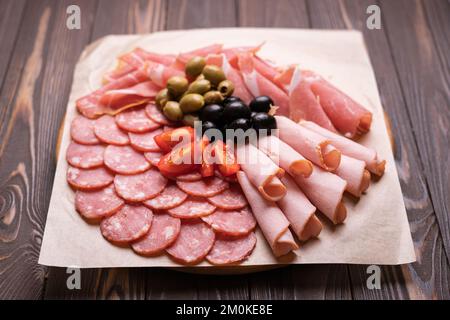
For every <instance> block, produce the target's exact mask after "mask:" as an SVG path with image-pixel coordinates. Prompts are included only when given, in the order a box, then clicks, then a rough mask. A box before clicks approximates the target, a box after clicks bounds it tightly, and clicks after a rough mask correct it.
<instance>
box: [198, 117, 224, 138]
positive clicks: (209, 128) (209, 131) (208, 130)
mask: <svg viewBox="0 0 450 320" xmlns="http://www.w3.org/2000/svg"><path fill="white" fill-rule="evenodd" d="M202 133H203V135H205V136H207V137H208V138H209V139H210V140H212V141H213V140H214V139H211V138H214V137H215V136H217V135H218V134H219V133H220V129H219V128H217V127H216V125H215V124H214V123H213V122H211V121H202Z"/></svg>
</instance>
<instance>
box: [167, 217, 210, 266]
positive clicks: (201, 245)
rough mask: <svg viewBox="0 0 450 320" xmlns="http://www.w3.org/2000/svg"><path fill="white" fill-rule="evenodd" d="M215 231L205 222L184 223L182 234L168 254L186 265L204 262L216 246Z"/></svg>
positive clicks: (182, 224)
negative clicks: (214, 245)
mask: <svg viewBox="0 0 450 320" xmlns="http://www.w3.org/2000/svg"><path fill="white" fill-rule="evenodd" d="M214 239H215V234H214V231H213V230H212V229H211V228H210V227H209V226H208V225H207V224H206V223H204V222H203V221H201V220H194V221H182V223H181V229H180V233H179V235H178V238H177V239H176V240H175V242H174V243H173V244H172V245H171V246H170V247H169V248H167V249H166V252H167V253H168V254H169V255H170V256H171V257H172V258H174V259H175V260H177V261H179V262H181V263H185V264H195V263H198V262H200V261H202V260H203V259H204V258H205V257H206V255H207V254H208V252H209V251H210V250H211V248H212V246H213V244H214Z"/></svg>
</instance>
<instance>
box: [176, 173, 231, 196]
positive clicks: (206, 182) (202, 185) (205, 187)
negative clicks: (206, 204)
mask: <svg viewBox="0 0 450 320" xmlns="http://www.w3.org/2000/svg"><path fill="white" fill-rule="evenodd" d="M177 185H178V187H180V189H181V190H183V191H184V192H186V193H187V194H190V195H192V196H198V197H212V196H215V195H216V194H219V193H220V192H222V191H224V190H225V189H227V188H228V186H229V184H228V182H226V181H224V180H222V179H219V178H217V177H210V178H203V179H201V180H198V181H192V182H191V181H189V182H188V181H177Z"/></svg>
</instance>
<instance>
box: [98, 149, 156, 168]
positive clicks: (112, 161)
mask: <svg viewBox="0 0 450 320" xmlns="http://www.w3.org/2000/svg"><path fill="white" fill-rule="evenodd" d="M105 165H106V166H107V167H108V168H109V169H111V170H112V171H114V172H117V173H121V174H136V173H140V172H144V171H145V170H147V169H148V168H150V163H148V162H147V160H146V159H145V157H144V156H143V155H142V153H139V152H137V151H135V150H134V149H133V148H132V147H130V146H122V147H119V146H113V145H109V146H107V147H106V150H105Z"/></svg>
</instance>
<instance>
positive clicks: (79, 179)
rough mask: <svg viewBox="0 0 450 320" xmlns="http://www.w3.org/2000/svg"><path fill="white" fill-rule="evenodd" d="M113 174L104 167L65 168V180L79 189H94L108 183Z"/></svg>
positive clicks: (111, 179)
mask: <svg viewBox="0 0 450 320" xmlns="http://www.w3.org/2000/svg"><path fill="white" fill-rule="evenodd" d="M113 179H114V175H113V174H112V173H111V172H110V171H109V170H108V169H106V168H105V167H99V168H94V169H80V168H75V167H72V166H69V167H68V168H67V182H69V184H70V185H71V186H72V187H74V188H76V189H80V190H94V189H99V188H103V187H105V186H107V185H109V184H110V183H111V182H112V181H113Z"/></svg>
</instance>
